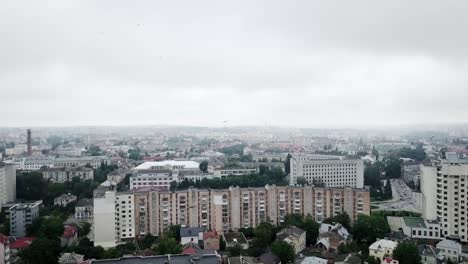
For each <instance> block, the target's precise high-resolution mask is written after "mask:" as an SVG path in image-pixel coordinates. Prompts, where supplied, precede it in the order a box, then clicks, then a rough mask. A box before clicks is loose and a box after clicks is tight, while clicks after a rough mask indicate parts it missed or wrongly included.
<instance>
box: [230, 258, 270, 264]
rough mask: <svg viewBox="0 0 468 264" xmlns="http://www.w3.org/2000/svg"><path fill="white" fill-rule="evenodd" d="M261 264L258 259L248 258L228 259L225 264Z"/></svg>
mask: <svg viewBox="0 0 468 264" xmlns="http://www.w3.org/2000/svg"><path fill="white" fill-rule="evenodd" d="M260 263H263V262H261V261H260V260H259V259H257V258H254V257H248V256H239V257H230V258H228V261H227V264H260Z"/></svg>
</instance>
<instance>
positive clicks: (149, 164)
mask: <svg viewBox="0 0 468 264" xmlns="http://www.w3.org/2000/svg"><path fill="white" fill-rule="evenodd" d="M164 166H183V167H184V168H185V169H199V166H200V164H199V163H198V162H195V161H191V160H165V161H147V162H144V163H143V164H141V165H139V166H137V167H136V168H135V170H148V169H151V168H152V167H164Z"/></svg>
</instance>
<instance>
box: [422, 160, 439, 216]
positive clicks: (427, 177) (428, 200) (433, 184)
mask: <svg viewBox="0 0 468 264" xmlns="http://www.w3.org/2000/svg"><path fill="white" fill-rule="evenodd" d="M420 166H421V169H420V170H421V176H420V177H421V183H420V185H421V193H422V212H423V217H424V218H425V219H427V220H437V168H436V167H435V166H425V165H420Z"/></svg>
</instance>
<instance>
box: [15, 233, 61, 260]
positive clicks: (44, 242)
mask: <svg viewBox="0 0 468 264" xmlns="http://www.w3.org/2000/svg"><path fill="white" fill-rule="evenodd" d="M19 255H20V257H21V259H22V260H23V261H24V262H26V263H28V264H53V263H57V261H58V257H59V255H60V243H59V241H58V240H53V239H47V238H43V237H41V238H38V239H36V240H34V241H33V242H32V244H31V245H30V246H29V247H28V248H26V249H24V250H23V251H21V252H20V253H19Z"/></svg>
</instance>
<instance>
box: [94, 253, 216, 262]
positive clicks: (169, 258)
mask: <svg viewBox="0 0 468 264" xmlns="http://www.w3.org/2000/svg"><path fill="white" fill-rule="evenodd" d="M91 263H100V264H167V263H171V264H193V263H200V264H219V263H220V261H219V259H218V256H216V255H203V256H201V257H191V256H190V255H188V254H185V255H161V256H148V257H146V256H139V257H122V258H117V259H102V260H92V261H91Z"/></svg>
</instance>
